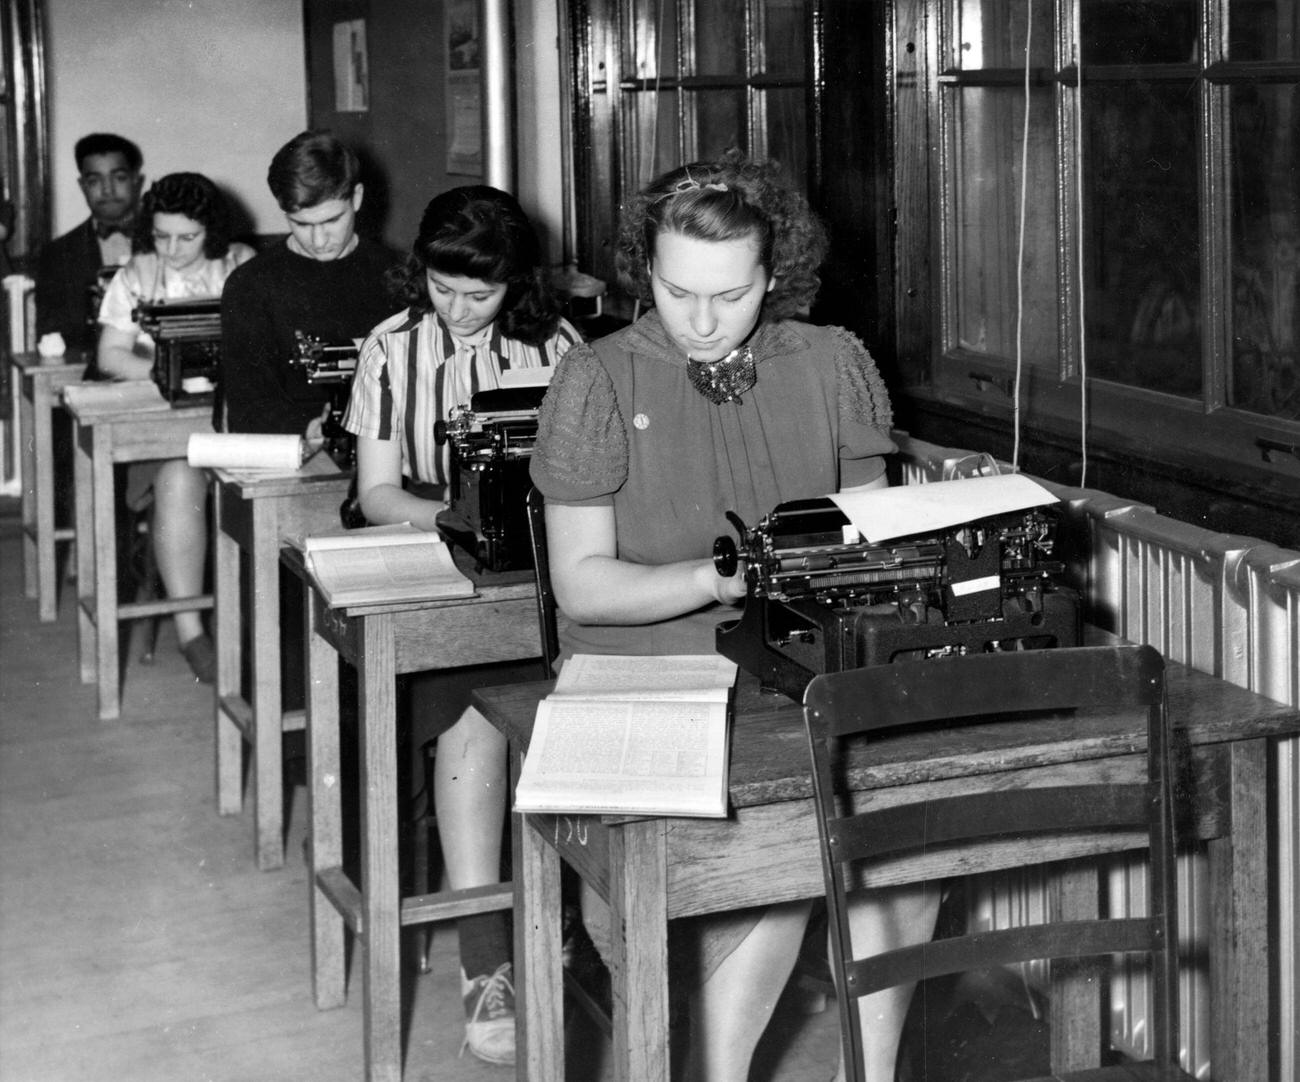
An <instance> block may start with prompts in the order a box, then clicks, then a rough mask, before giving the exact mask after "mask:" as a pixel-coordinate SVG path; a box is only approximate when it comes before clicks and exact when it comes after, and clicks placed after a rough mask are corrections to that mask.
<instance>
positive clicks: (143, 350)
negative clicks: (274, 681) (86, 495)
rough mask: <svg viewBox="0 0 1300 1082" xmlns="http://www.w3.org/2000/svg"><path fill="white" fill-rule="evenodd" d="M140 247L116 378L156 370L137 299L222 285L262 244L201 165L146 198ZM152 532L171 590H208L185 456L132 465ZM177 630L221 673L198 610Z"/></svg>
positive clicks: (106, 334)
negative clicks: (234, 236)
mask: <svg viewBox="0 0 1300 1082" xmlns="http://www.w3.org/2000/svg"><path fill="white" fill-rule="evenodd" d="M131 248H132V252H133V253H134V254H133V255H132V256H131V258H130V259H129V260H127V262H126V263H125V264H124V265H123V267H122V269H121V270H119V271H118V272H117V274H116V275H114V276H113V280H112V281H111V282H110V283H109V286H108V289H107V290H106V291H105V293H104V300H103V302H102V303H101V305H100V309H99V322H100V335H99V346H98V351H97V354H96V363H97V365H98V367H99V371H100V373H101V374H102V375H104V376H107V377H109V378H111V379H149V378H150V373H151V370H152V368H153V352H154V346H153V339H152V338H150V337H149V335H148V334H147V333H145V332H144V331H143V330H141V328H140V324H139V323H137V322H136V320H135V310H136V308H137V307H138V306H139V305H141V304H145V303H153V302H156V301H162V300H168V301H179V300H198V299H206V298H215V297H219V296H220V295H221V290H222V287H223V286H224V285H225V284H226V278H228V277H229V275H230V272H231V271H233V270H234V269H235V268H236V267H237V266H239V265H240V264H241V263H246V262H248V260H250V259H252V258H253V254H254V253H253V249H252V248H250V247H249V246H248V245H246V244H238V243H232V242H231V240H230V213H229V209H228V207H227V204H226V200H225V197H224V196H222V194H221V192H220V191H219V190H218V189H217V186H216V185H215V184H213V183H212V181H210V180H209V179H208V178H207V177H205V176H203V175H202V174H200V173H170V174H168V175H167V176H165V177H162V178H161V179H159V180H158V181H156V182H155V183H154V185H153V187H151V188H150V189H149V190H148V191H147V192H145V194H144V198H143V199H142V200H141V202H140V213H139V215H138V216H137V218H136V227H135V235H134V236H133V237H132V240H131ZM151 499H152V514H153V524H152V529H151V535H150V536H151V542H152V544H153V547H154V555H155V557H156V559H157V561H158V573H159V575H160V576H161V578H162V581H163V585H164V586H165V587H166V589H167V594H168V596H169V597H194V596H196V595H198V594H201V593H202V592H203V566H204V560H205V559H206V557H207V543H208V525H207V479H206V476H205V475H204V473H203V472H202V471H201V470H196V469H194V468H193V467H192V466H190V465H189V463H188V462H186V461H185V459H183V458H176V459H168V460H166V461H155V462H140V463H133V464H132V465H131V467H130V469H129V470H128V471H127V493H126V501H127V505H128V506H129V507H131V508H133V509H140V508H143V507H146V506H149V501H150V500H151ZM174 619H175V620H176V639H177V643H178V645H179V646H180V651H181V653H182V654H183V655H184V657H185V660H186V661H187V662H188V663H189V666H190V670H191V671H192V672H193V673H194V676H195V678H196V679H197V680H199V681H200V682H202V683H205V684H210V683H212V681H213V679H214V677H215V674H216V652H215V650H214V649H213V646H212V640H211V639H210V638H209V637H208V635H207V634H206V633H205V632H204V630H203V623H202V618H201V616H200V614H199V613H198V612H178V613H176V615H175V617H174Z"/></svg>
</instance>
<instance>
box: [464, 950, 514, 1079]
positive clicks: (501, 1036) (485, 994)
mask: <svg viewBox="0 0 1300 1082" xmlns="http://www.w3.org/2000/svg"><path fill="white" fill-rule="evenodd" d="M513 976H514V971H513V967H512V966H511V965H510V963H509V962H506V963H505V964H504V965H501V966H498V967H497V969H496V971H495V972H494V973H491V974H488V973H484V974H481V975H480V976H477V977H475V978H474V979H473V980H468V979H466V978H465V977H464V976H462V977H461V982H460V990H461V997H462V998H463V999H464V1001H465V1019H466V1021H465V1040H464V1041H463V1042H462V1044H461V1046H460V1054H461V1055H462V1056H463V1055H464V1054H465V1049H466V1048H468V1049H469V1050H470V1051H471V1052H472V1053H473V1054H474V1055H475V1056H477V1057H478V1058H479V1059H481V1060H482V1061H483V1062H484V1063H491V1064H495V1065H496V1066H499V1067H510V1066H513V1065H514V1062H515V986H514V984H513V983H512V979H513Z"/></svg>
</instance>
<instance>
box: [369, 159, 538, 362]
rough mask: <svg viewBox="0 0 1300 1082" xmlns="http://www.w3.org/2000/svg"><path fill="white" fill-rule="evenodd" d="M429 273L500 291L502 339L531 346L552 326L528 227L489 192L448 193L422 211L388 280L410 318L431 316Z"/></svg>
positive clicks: (484, 188)
mask: <svg viewBox="0 0 1300 1082" xmlns="http://www.w3.org/2000/svg"><path fill="white" fill-rule="evenodd" d="M430 270H433V271H437V272H438V273H439V274H448V275H455V276H462V277H465V278H477V279H479V280H480V281H483V282H492V283H495V284H498V285H504V286H505V287H506V294H505V297H504V298H503V299H502V302H501V311H500V313H499V314H498V317H497V318H498V319H499V320H500V321H501V333H502V334H504V335H505V336H506V337H507V338H514V339H516V340H517V341H520V342H524V343H526V344H527V345H530V346H539V345H541V344H542V343H543V342H545V341H546V339H548V338H549V337H550V336H551V335H553V334H554V333H555V328H556V327H557V326H558V325H559V321H560V303H559V300H558V299H557V298H556V296H555V294H554V293H553V292H552V291H551V288H550V286H549V284H548V283H547V279H546V275H545V271H544V268H543V266H542V246H541V243H540V242H539V241H538V239H537V233H536V231H535V230H534V229H533V224H532V222H530V221H529V220H528V215H526V214H525V213H524V211H523V208H522V207H520V205H519V203H518V202H517V201H516V200H515V198H514V196H512V195H508V194H507V193H505V192H503V191H500V190H499V189H497V188H492V187H489V186H488V185H486V184H470V185H466V186H465V187H461V188H452V189H451V190H450V191H446V192H443V193H442V194H441V195H438V196H435V197H434V198H433V199H432V200H431V201H430V202H429V205H428V206H427V207H425V208H424V215H423V217H421V218H420V229H419V232H418V233H417V234H416V237H415V243H414V244H412V245H411V254H410V255H409V256H408V257H407V259H406V262H405V264H403V265H402V266H400V267H397V268H395V269H394V270H393V271H392V272H391V276H390V284H391V285H392V287H393V291H394V293H396V294H397V296H398V298H399V299H400V300H402V301H403V302H405V303H406V304H407V305H409V306H410V311H411V314H412V315H413V316H419V315H423V314H424V313H425V312H431V311H433V301H432V299H430V297H429V286H428V279H427V278H426V272H427V271H430Z"/></svg>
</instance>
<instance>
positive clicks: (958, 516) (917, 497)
mask: <svg viewBox="0 0 1300 1082" xmlns="http://www.w3.org/2000/svg"><path fill="white" fill-rule="evenodd" d="M830 498H831V499H832V500H834V501H835V504H836V506H838V507H839V509H840V510H841V511H843V512H844V517H845V518H847V519H848V520H849V521H850V522H851V523H852V524H853V526H854V528H855V529H857V531H858V532H859V533H860V534H862V536H863V538H864V539H865V540H867V541H871V542H875V541H888V540H890V539H891V538H894V537H907V536H909V535H911V534H919V533H927V532H930V531H933V530H941V529H943V528H944V527H946V526H960V525H961V524H962V523H965V522H974V521H976V520H977V519H982V518H989V517H990V516H992V515H1002V514H1006V513H1008V512H1010V511H1024V510H1027V509H1028V508H1030V507H1040V506H1042V505H1043V504H1047V503H1056V502H1057V498H1056V497H1055V496H1053V495H1052V494H1051V493H1050V492H1049V491H1048V490H1047V489H1045V488H1044V487H1043V486H1042V485H1040V484H1039V483H1038V482H1037V481H1032V480H1030V479H1029V478H1028V477H1026V476H1025V475H1024V474H1020V473H1003V474H997V475H995V476H992V477H965V478H962V479H960V480H957V481H932V482H930V483H929V484H922V485H898V486H896V487H894V488H874V489H869V490H867V491H866V492H848V493H843V492H841V493H838V494H836V495H833V496H831V497H830Z"/></svg>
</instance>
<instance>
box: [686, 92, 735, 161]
mask: <svg viewBox="0 0 1300 1082" xmlns="http://www.w3.org/2000/svg"><path fill="white" fill-rule="evenodd" d="M690 99H691V101H692V103H693V104H694V107H695V134H696V147H695V155H694V157H696V158H700V159H703V158H716V157H717V156H719V155H720V154H722V153H723V152H724V151H726V150H729V149H730V148H731V147H738V148H740V149H741V150H742V151H745V152H748V151H749V140H748V138H747V137H746V124H745V92H744V91H743V90H699V91H695V92H694V93H692V94H691V95H690Z"/></svg>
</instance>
